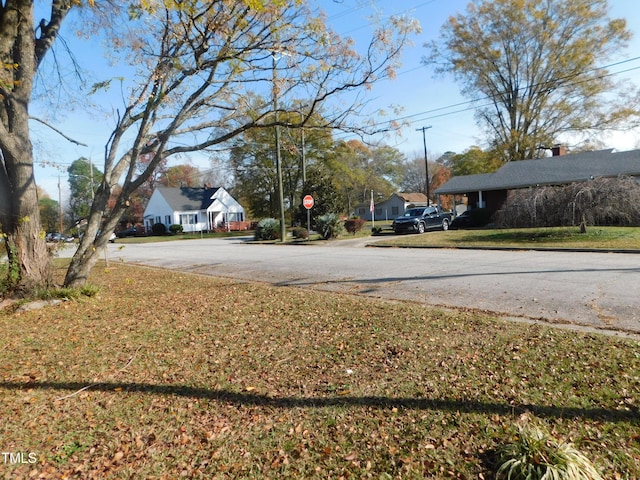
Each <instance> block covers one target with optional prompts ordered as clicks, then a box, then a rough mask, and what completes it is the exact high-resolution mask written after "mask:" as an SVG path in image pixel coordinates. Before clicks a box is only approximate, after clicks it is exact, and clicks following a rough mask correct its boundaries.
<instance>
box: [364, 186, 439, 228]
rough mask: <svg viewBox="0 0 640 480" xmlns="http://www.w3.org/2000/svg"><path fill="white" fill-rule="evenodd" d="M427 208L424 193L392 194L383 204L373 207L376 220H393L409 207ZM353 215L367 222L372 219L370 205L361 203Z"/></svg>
mask: <svg viewBox="0 0 640 480" xmlns="http://www.w3.org/2000/svg"><path fill="white" fill-rule="evenodd" d="M422 206H425V207H426V206H427V196H426V195H425V194H424V193H394V194H392V195H391V196H390V197H389V198H388V199H386V200H385V201H384V202H379V203H376V204H375V205H374V208H375V219H376V220H393V219H394V218H396V217H398V216H400V215H402V213H403V212H404V211H405V210H406V209H407V208H411V207H422ZM355 214H356V215H358V216H359V217H360V218H363V219H365V220H367V221H370V220H371V219H372V215H371V205H370V204H368V203H366V204H365V203H362V204H360V205H357V206H356V211H355Z"/></svg>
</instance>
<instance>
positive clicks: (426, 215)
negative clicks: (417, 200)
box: [392, 206, 453, 233]
mask: <svg viewBox="0 0 640 480" xmlns="http://www.w3.org/2000/svg"><path fill="white" fill-rule="evenodd" d="M452 216H453V214H452V213H448V212H441V211H440V210H439V209H438V207H435V206H431V207H414V208H409V209H407V210H406V211H405V212H404V214H402V216H400V217H397V218H396V219H395V220H394V221H393V224H392V227H393V231H394V232H395V233H405V232H414V233H415V232H417V233H424V232H426V231H427V230H449V225H450V224H451V220H452Z"/></svg>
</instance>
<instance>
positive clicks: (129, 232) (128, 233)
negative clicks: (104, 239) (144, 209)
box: [116, 227, 138, 238]
mask: <svg viewBox="0 0 640 480" xmlns="http://www.w3.org/2000/svg"><path fill="white" fill-rule="evenodd" d="M136 235H138V229H137V228H136V227H129V228H125V229H124V230H120V231H118V232H116V237H118V238H125V237H135V236H136Z"/></svg>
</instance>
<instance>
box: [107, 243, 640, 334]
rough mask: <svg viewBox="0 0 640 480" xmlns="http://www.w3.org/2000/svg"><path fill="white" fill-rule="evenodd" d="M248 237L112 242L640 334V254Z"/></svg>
mask: <svg viewBox="0 0 640 480" xmlns="http://www.w3.org/2000/svg"><path fill="white" fill-rule="evenodd" d="M246 240H247V239H243V238H229V239H202V240H189V241H175V242H162V243H146V244H119V243H115V244H110V245H109V246H108V256H109V259H110V261H123V262H126V263H131V264H141V265H148V266H156V267H162V268H169V269H174V270H180V271H185V272H193V273H198V274H205V275H212V276H220V277H231V278H236V279H241V280H249V281H260V282H267V283H270V284H273V285H280V286H284V285H292V286H298V287H304V288H315V289H320V290H330V291H337V292H344V293H352V294H359V295H368V296H372V297H380V298H389V299H406V300H410V301H413V302H420V303H424V304H429V305H436V306H443V307H463V308H469V309H474V310H479V311H488V312H492V313H496V314H498V315H501V316H507V317H515V318H519V319H522V320H526V321H545V322H553V323H558V324H566V325H574V326H575V325H581V326H586V327H588V328H593V329H598V330H603V331H606V330H612V331H619V332H630V333H635V334H640V255H639V254H622V253H591V252H553V251H490V250H458V249H403V248H364V245H363V242H362V241H360V242H352V241H335V242H327V243H325V244H318V243H317V242H316V243H314V244H310V245H259V244H252V243H248V242H247V241H246Z"/></svg>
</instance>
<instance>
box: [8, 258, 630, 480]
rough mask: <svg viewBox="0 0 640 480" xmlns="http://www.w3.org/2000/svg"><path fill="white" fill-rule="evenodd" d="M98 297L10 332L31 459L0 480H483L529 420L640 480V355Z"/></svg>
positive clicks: (17, 413)
mask: <svg viewBox="0 0 640 480" xmlns="http://www.w3.org/2000/svg"><path fill="white" fill-rule="evenodd" d="M92 281H93V282H94V283H97V284H99V285H100V286H101V288H102V290H101V292H100V294H99V295H98V296H97V297H95V298H88V299H83V300H79V301H74V302H68V303H67V304H65V305H64V306H59V307H54V308H51V309H47V310H46V311H45V310H43V311H38V312H25V313H21V314H15V315H9V316H6V317H0V322H2V328H3V329H5V331H12V332H19V334H16V335H11V336H10V338H8V339H7V341H6V344H5V349H4V350H2V351H1V352H0V375H2V382H3V383H2V387H1V388H0V399H1V400H2V402H3V405H4V406H5V408H6V411H7V412H9V414H8V415H7V417H6V421H4V422H2V424H0V438H3V439H6V440H4V441H5V443H4V445H3V449H7V450H8V451H16V452H17V451H23V452H35V453H36V454H37V459H38V461H37V463H36V464H33V465H12V466H9V467H6V466H3V468H5V467H6V468H5V470H3V471H2V474H3V475H5V476H6V475H12V476H17V477H21V476H23V477H26V476H28V475H29V474H30V472H35V473H34V475H35V476H36V477H37V476H42V478H62V477H64V476H67V477H68V478H95V479H98V478H100V479H102V478H125V477H131V476H133V477H136V478H178V477H181V476H183V477H186V478H216V477H218V478H228V477H239V478H283V477H289V478H327V477H331V478H340V477H341V476H342V477H345V478H366V477H368V476H372V477H379V476H380V475H382V474H389V475H391V476H392V477H394V476H395V477H403V478H424V477H425V476H430V477H440V478H444V477H447V478H479V476H480V475H485V476H487V478H489V476H490V472H491V468H492V467H491V455H490V453H491V451H492V450H493V449H495V448H496V447H497V445H499V444H500V443H502V442H503V441H504V439H505V437H509V436H510V435H513V434H514V432H515V430H514V428H515V427H514V419H515V418H516V417H517V415H518V414H519V413H522V412H523V411H530V412H532V413H533V414H534V415H536V416H538V417H539V418H541V419H543V420H544V421H547V422H549V424H550V425H552V426H553V430H554V433H557V434H558V435H559V436H561V437H563V438H571V441H572V442H574V443H576V444H577V446H578V447H580V448H581V450H582V451H584V452H586V453H587V454H588V455H590V457H591V458H592V459H593V460H594V461H595V463H597V464H598V465H600V466H601V467H602V469H603V471H604V472H605V473H606V474H607V477H609V478H616V475H618V476H620V475H629V472H632V475H635V476H639V477H640V471H639V470H638V468H639V467H638V465H640V454H639V451H640V449H639V448H638V442H637V441H635V440H633V438H634V435H636V434H637V428H638V420H637V418H638V393H637V392H638V391H640V380H639V377H638V372H639V371H640V346H639V345H638V344H637V342H632V341H624V340H616V339H609V338H602V337H599V336H593V335H592V336H584V335H580V334H575V333H570V332H562V331H556V330H551V329H548V328H545V327H542V326H523V325H516V324H511V323H506V322H500V321H495V320H491V319H487V318H479V317H477V316H475V315H473V314H470V313H465V312H461V313H459V314H451V313H443V312H438V311H434V310H430V309H427V308H424V307H420V306H415V307H413V306H407V305H399V304H395V303H386V302H382V301H376V300H371V299H362V298H358V297H351V296H347V295H337V294H328V293H319V292H311V291H307V290H305V291H303V290H298V289H293V288H273V287H268V286H265V285H261V284H251V283H243V284H240V283H233V282H230V281H225V280H216V279H209V278H205V277H196V276H190V275H184V274H178V273H173V272H166V271H160V270H150V269H141V268H133V267H127V266H124V265H117V266H113V267H112V268H110V269H107V270H105V269H102V270H101V269H99V268H97V269H96V270H95V273H94V278H93V279H92ZM85 387H89V388H85ZM6 472H9V473H6Z"/></svg>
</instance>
